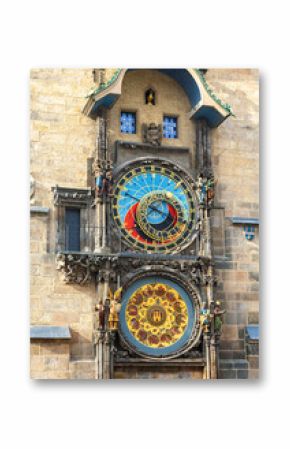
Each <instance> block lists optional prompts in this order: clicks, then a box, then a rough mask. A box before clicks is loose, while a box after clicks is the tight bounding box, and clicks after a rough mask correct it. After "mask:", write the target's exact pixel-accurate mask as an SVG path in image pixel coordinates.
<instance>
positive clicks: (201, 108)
mask: <svg viewBox="0 0 290 449" xmlns="http://www.w3.org/2000/svg"><path fill="white" fill-rule="evenodd" d="M101 70H102V69H101ZM132 70H140V69H116V71H115V72H114V73H113V75H112V76H111V78H110V79H108V80H107V81H106V82H102V81H101V82H100V83H99V86H98V87H97V88H94V89H92V91H91V92H90V93H89V94H88V96H87V98H88V99H87V102H86V104H85V107H84V110H83V112H84V113H85V114H86V115H88V116H90V117H94V116H96V115H97V113H98V109H99V108H100V107H105V108H110V107H112V106H113V105H114V103H115V102H116V101H117V99H118V98H119V96H120V95H121V93H122V84H123V79H124V77H125V75H126V73H127V72H128V71H132ZM156 70H158V71H159V72H161V73H163V74H164V75H167V76H169V77H171V78H173V79H174V80H175V81H176V82H177V83H178V84H179V85H180V86H181V87H182V88H183V90H184V91H185V93H186V95H187V97H188V99H189V101H190V104H191V111H190V112H189V117H188V118H189V119H192V118H193V119H196V120H197V119H204V120H206V121H207V123H208V125H209V126H210V127H212V128H215V127H217V126H219V125H220V124H221V123H222V122H223V121H224V120H225V119H226V118H227V117H229V116H230V115H233V113H232V110H231V106H230V105H229V104H226V103H223V102H222V101H221V100H220V99H219V98H218V97H217V96H216V95H215V94H214V93H213V91H212V90H211V89H210V88H209V86H208V84H207V82H206V79H205V77H204V75H203V74H202V72H201V71H200V70H198V69H156Z"/></svg>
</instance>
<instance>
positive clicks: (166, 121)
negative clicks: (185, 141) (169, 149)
mask: <svg viewBox="0 0 290 449" xmlns="http://www.w3.org/2000/svg"><path fill="white" fill-rule="evenodd" d="M163 137H165V139H177V117H169V116H166V115H165V116H164V117H163Z"/></svg>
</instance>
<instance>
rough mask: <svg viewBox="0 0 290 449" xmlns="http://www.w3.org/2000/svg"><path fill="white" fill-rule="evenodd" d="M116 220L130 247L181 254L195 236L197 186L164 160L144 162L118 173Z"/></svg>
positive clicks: (147, 160) (145, 160)
mask: <svg viewBox="0 0 290 449" xmlns="http://www.w3.org/2000/svg"><path fill="white" fill-rule="evenodd" d="M116 178H117V179H116V187H115V189H114V192H113V194H114V199H113V208H112V209H113V217H114V221H115V224H116V226H117V228H118V229H119V230H120V233H121V235H122V238H123V240H124V242H125V243H126V244H127V246H128V247H131V248H132V249H135V250H137V251H143V252H147V253H159V254H162V253H163V254H164V253H168V254H169V253H172V252H179V251H181V250H182V249H183V248H185V247H187V246H188V245H189V244H190V243H192V241H193V240H194V237H195V235H196V232H195V231H196V222H197V214H198V211H197V208H196V199H195V193H194V183H193V180H192V179H190V176H189V175H188V174H186V173H185V171H184V170H182V169H181V168H178V169H177V167H176V166H174V165H173V164H171V163H166V161H163V160H162V159H151V160H150V159H143V160H139V161H137V162H133V163H131V164H127V165H126V166H125V167H123V168H122V169H121V170H119V171H117V173H116Z"/></svg>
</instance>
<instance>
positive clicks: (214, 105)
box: [55, 69, 230, 379]
mask: <svg viewBox="0 0 290 449" xmlns="http://www.w3.org/2000/svg"><path fill="white" fill-rule="evenodd" d="M110 73H111V74H112V73H113V72H112V71H110V70H109V71H106V69H99V70H96V71H95V72H94V79H97V78H98V76H99V79H98V87H96V89H93V90H92V92H91V93H90V94H89V95H88V97H87V102H86V105H85V107H84V111H83V112H84V113H85V114H86V115H87V116H88V117H90V118H92V119H94V120H95V121H96V133H97V135H96V149H95V154H94V158H92V159H93V160H92V161H91V179H90V180H88V184H89V185H91V190H90V192H89V193H86V192H85V190H84V189H78V190H76V191H75V192H72V191H71V189H64V188H63V189H60V188H56V190H55V201H56V202H57V204H59V206H60V207H62V206H68V209H67V211H66V217H67V223H62V224H60V226H59V233H60V235H61V232H62V231H61V230H62V229H66V228H67V227H68V228H69V227H70V226H71V235H69V236H68V237H69V238H68V239H67V238H66V236H65V238H64V236H63V237H62V241H66V240H68V242H72V243H73V245H72V246H71V248H69V249H71V250H72V251H71V252H70V254H67V251H66V252H64V254H62V255H61V260H60V269H62V270H65V275H66V279H67V280H69V282H71V280H72V281H74V282H77V283H79V284H84V283H86V282H88V281H89V280H93V279H94V280H95V285H96V304H95V312H96V319H95V330H94V338H95V340H94V344H95V359H96V364H95V366H96V378H99V379H102V378H111V377H118V373H119V374H120V373H122V372H124V371H126V370H127V372H129V371H130V369H133V370H137V371H138V370H140V371H142V369H149V370H150V366H151V367H152V366H154V369H157V370H158V369H160V372H163V371H162V370H164V369H168V370H170V369H173V370H174V369H175V370H179V371H178V372H179V374H180V375H181V377H182V372H183V370H184V369H188V367H192V372H195V371H194V370H196V369H197V368H198V369H199V375H200V377H204V378H216V377H217V362H216V360H217V357H218V355H217V354H218V351H217V344H218V343H217V342H218V335H219V331H218V330H217V331H216V330H215V329H218V328H219V329H220V326H219V327H218V326H217V325H216V323H217V322H218V317H219V316H220V315H221V311H220V309H219V306H218V304H217V303H216V302H215V299H214V283H215V276H214V271H213V265H214V264H213V251H212V248H211V224H210V223H211V220H210V215H211V208H212V207H213V202H214V186H215V179H214V175H213V170H212V165H211V144H210V133H211V130H212V129H213V128H216V127H217V126H219V125H220V124H221V123H222V122H223V121H224V120H225V119H226V118H227V117H228V116H229V115H230V111H229V110H227V109H226V107H223V106H222V103H221V102H217V101H216V97H212V96H211V94H210V91H207V89H206V81H205V78H204V76H203V73H202V71H199V70H194V69H189V70H187V69H160V70H157V69H154V70H137V69H136V70H133V69H129V70H126V69H117V70H116V71H115V72H114V73H113V74H112V76H111V78H110ZM97 74H99V75H98V76H97ZM88 167H90V161H88ZM88 173H90V168H88ZM68 199H69V200H70V201H69V202H68ZM77 207H78V208H79V209H80V210H79V213H76V208H77ZM92 211H93V212H92ZM93 213H94V216H92V214H93ZM59 216H60V217H61V216H62V212H61V211H60V213H59ZM77 227H79V229H80V230H81V232H80V233H78V232H76V231H75V229H76V228H77ZM86 229H89V230H92V231H89V232H88V234H89V233H90V232H91V234H90V235H86V232H85V230H86ZM76 234H78V235H76ZM76 237H77V238H76ZM92 242H93V243H92ZM69 244H70V243H69ZM82 244H83V245H84V247H85V252H82V250H81V249H80V247H81V245H82ZM90 245H91V246H93V248H91V253H89V252H88V248H89V247H90ZM66 249H67V248H66ZM79 252H80V254H79ZM219 319H220V318H219ZM220 320H221V319H220ZM215 326H216V327H215ZM144 367H145V368H144ZM116 373H117V374H116ZM179 374H178V375H179ZM129 377H130V376H129ZM137 377H138V376H137Z"/></svg>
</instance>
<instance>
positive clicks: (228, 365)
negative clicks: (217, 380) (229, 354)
mask: <svg viewBox="0 0 290 449" xmlns="http://www.w3.org/2000/svg"><path fill="white" fill-rule="evenodd" d="M219 366H220V369H221V370H229V369H230V370H235V369H238V370H247V369H248V366H249V363H248V361H247V360H243V359H229V360H221V361H220V365H219Z"/></svg>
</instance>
